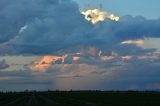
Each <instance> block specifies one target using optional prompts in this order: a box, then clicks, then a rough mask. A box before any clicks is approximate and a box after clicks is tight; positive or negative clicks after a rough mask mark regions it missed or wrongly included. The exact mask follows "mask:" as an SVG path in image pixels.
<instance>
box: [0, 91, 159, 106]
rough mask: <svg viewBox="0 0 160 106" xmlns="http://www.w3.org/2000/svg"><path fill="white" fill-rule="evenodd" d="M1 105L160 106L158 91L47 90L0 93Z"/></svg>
mask: <svg viewBox="0 0 160 106" xmlns="http://www.w3.org/2000/svg"><path fill="white" fill-rule="evenodd" d="M0 106H160V93H158V92H133V91H132V92H131V91H130V92H112V91H103V92H102V91H68V92H67V91H47V92H8V93H0Z"/></svg>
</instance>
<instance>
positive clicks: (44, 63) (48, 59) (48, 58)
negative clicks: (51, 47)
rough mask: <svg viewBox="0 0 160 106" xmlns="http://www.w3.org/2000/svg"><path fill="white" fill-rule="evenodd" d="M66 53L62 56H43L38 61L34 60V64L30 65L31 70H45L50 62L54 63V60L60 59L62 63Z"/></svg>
mask: <svg viewBox="0 0 160 106" xmlns="http://www.w3.org/2000/svg"><path fill="white" fill-rule="evenodd" d="M66 57H68V55H64V56H44V57H43V58H42V59H41V60H40V61H38V62H35V65H34V66H33V67H31V69H32V70H33V71H45V70H46V69H48V68H49V67H50V66H51V65H52V64H55V62H56V61H58V60H61V61H62V63H64V61H65V58H66Z"/></svg>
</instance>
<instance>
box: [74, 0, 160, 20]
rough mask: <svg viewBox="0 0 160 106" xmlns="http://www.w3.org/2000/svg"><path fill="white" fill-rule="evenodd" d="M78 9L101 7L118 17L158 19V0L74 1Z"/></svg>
mask: <svg viewBox="0 0 160 106" xmlns="http://www.w3.org/2000/svg"><path fill="white" fill-rule="evenodd" d="M75 1H76V2H78V3H79V5H80V8H81V9H82V10H83V9H87V8H95V7H96V8H97V7H99V8H100V7H102V8H103V9H104V10H107V11H111V12H112V13H116V14H118V15H119V16H124V15H133V16H137V15H140V16H145V17H146V18H151V19H152V18H160V14H158V13H159V10H160V7H159V3H160V1H159V0H132V1H128V0H118V1H117V0H75Z"/></svg>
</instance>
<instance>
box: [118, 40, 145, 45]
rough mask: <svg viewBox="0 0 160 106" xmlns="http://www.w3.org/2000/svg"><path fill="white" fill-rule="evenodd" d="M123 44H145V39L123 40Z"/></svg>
mask: <svg viewBox="0 0 160 106" xmlns="http://www.w3.org/2000/svg"><path fill="white" fill-rule="evenodd" d="M121 44H136V45H143V44H144V40H141V39H138V40H127V41H123V42H121Z"/></svg>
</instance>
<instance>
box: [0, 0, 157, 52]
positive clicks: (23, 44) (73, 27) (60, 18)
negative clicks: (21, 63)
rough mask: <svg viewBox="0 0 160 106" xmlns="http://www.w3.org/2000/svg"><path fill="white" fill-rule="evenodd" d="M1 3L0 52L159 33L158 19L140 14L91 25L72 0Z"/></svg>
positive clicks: (102, 42) (93, 43)
mask: <svg viewBox="0 0 160 106" xmlns="http://www.w3.org/2000/svg"><path fill="white" fill-rule="evenodd" d="M0 4H1V5H2V6H1V9H0V17H1V20H0V21H1V25H0V34H1V36H0V42H1V43H4V42H5V43H6V44H5V45H4V44H3V45H2V44H1V46H0V48H2V49H3V52H1V54H5V53H6V54H52V53H53V52H55V51H58V50H63V49H66V48H70V47H72V48H73V47H77V46H84V45H85V46H97V47H99V48H104V47H105V48H106V47H112V46H113V45H116V44H118V43H120V42H121V41H123V40H128V39H140V38H142V39H143V38H144V37H145V36H146V37H159V35H160V32H159V28H160V20H159V19H157V20H148V19H145V18H144V17H142V16H139V17H132V16H124V17H121V19H120V21H119V22H114V21H110V20H106V21H104V22H100V23H98V24H96V25H92V24H91V23H90V22H87V21H86V20H85V19H84V17H83V16H82V15H81V14H80V11H79V7H78V5H77V4H76V3H75V2H73V1H71V0H68V1H66V0H61V1H60V0H54V1H52V0H45V1H43V0H36V1H34V0H16V1H9V0H2V1H1V2H0ZM24 26H26V28H24ZM23 28H24V29H23ZM22 29H23V30H22ZM20 30H21V31H20ZM5 48H6V49H5ZM14 48H16V50H15V49H14Z"/></svg>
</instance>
